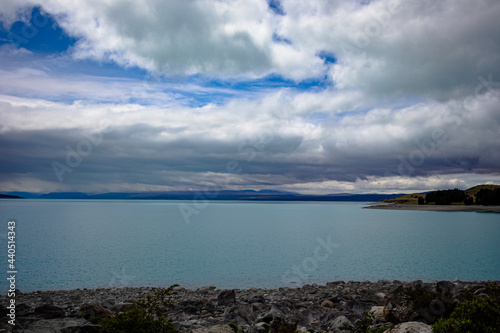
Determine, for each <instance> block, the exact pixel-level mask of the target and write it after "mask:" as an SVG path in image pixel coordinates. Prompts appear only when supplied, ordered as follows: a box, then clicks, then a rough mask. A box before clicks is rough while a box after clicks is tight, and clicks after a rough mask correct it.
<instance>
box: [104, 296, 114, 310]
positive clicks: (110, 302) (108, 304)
mask: <svg viewBox="0 0 500 333" xmlns="http://www.w3.org/2000/svg"><path fill="white" fill-rule="evenodd" d="M115 303H116V302H115V300H114V299H113V298H108V299H107V300H105V301H104V302H102V306H104V307H105V308H106V309H112V308H113V306H114V305H115Z"/></svg>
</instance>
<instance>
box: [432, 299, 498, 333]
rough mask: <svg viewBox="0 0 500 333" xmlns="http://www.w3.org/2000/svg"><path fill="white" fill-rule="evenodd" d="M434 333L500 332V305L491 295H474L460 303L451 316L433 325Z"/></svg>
mask: <svg viewBox="0 0 500 333" xmlns="http://www.w3.org/2000/svg"><path fill="white" fill-rule="evenodd" d="M432 332H433V333H499V332H500V305H499V304H498V303H496V302H494V301H493V299H492V298H490V297H474V298H473V299H472V300H470V301H466V302H463V303H461V304H460V305H458V306H457V307H456V308H455V310H454V311H453V312H452V314H451V315H450V317H449V318H441V319H439V320H438V321H437V322H436V323H435V324H434V325H432Z"/></svg>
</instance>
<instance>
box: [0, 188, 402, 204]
mask: <svg viewBox="0 0 500 333" xmlns="http://www.w3.org/2000/svg"><path fill="white" fill-rule="evenodd" d="M401 195H402V194H378V193H371V194H351V193H337V194H326V195H309V194H300V193H295V192H286V191H275V190H260V191H255V190H242V191H227V190H224V191H216V192H212V193H205V192H192V191H172V192H143V193H102V194H88V193H83V192H52V193H47V194H36V193H29V192H8V193H6V194H4V195H2V196H3V198H15V197H17V198H19V197H23V198H28V199H91V200H97V199H108V200H111V199H114V200H253V201H361V202H373V201H380V200H385V199H393V198H395V197H399V196H401Z"/></svg>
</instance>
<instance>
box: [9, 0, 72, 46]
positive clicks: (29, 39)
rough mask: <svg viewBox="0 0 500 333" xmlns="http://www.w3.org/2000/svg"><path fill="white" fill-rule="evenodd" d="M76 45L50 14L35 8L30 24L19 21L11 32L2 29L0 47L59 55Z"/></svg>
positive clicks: (11, 28)
mask: <svg viewBox="0 0 500 333" xmlns="http://www.w3.org/2000/svg"><path fill="white" fill-rule="evenodd" d="M75 43H76V39H74V38H71V37H69V36H68V35H66V34H65V33H64V31H63V30H62V29H61V28H60V27H59V26H58V25H57V23H56V21H54V20H53V19H52V17H51V16H50V15H48V14H45V13H42V12H41V11H40V8H38V7H35V8H33V10H32V12H31V19H30V21H29V22H28V23H26V22H22V21H17V22H14V24H12V26H11V27H10V29H9V31H7V30H6V29H5V28H4V27H3V26H1V27H0V45H3V44H15V45H17V46H18V47H22V48H25V49H27V50H30V51H32V52H42V53H58V52H64V51H66V50H67V49H68V48H69V47H70V46H72V45H74V44H75Z"/></svg>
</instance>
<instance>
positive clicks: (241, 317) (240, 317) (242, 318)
mask: <svg viewBox="0 0 500 333" xmlns="http://www.w3.org/2000/svg"><path fill="white" fill-rule="evenodd" d="M225 319H226V321H227V322H231V321H233V322H235V323H237V324H239V325H241V324H251V323H253V322H254V320H255V316H254V314H253V308H252V306H251V305H238V306H235V307H233V308H231V310H229V312H228V313H227V314H226V316H225Z"/></svg>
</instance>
